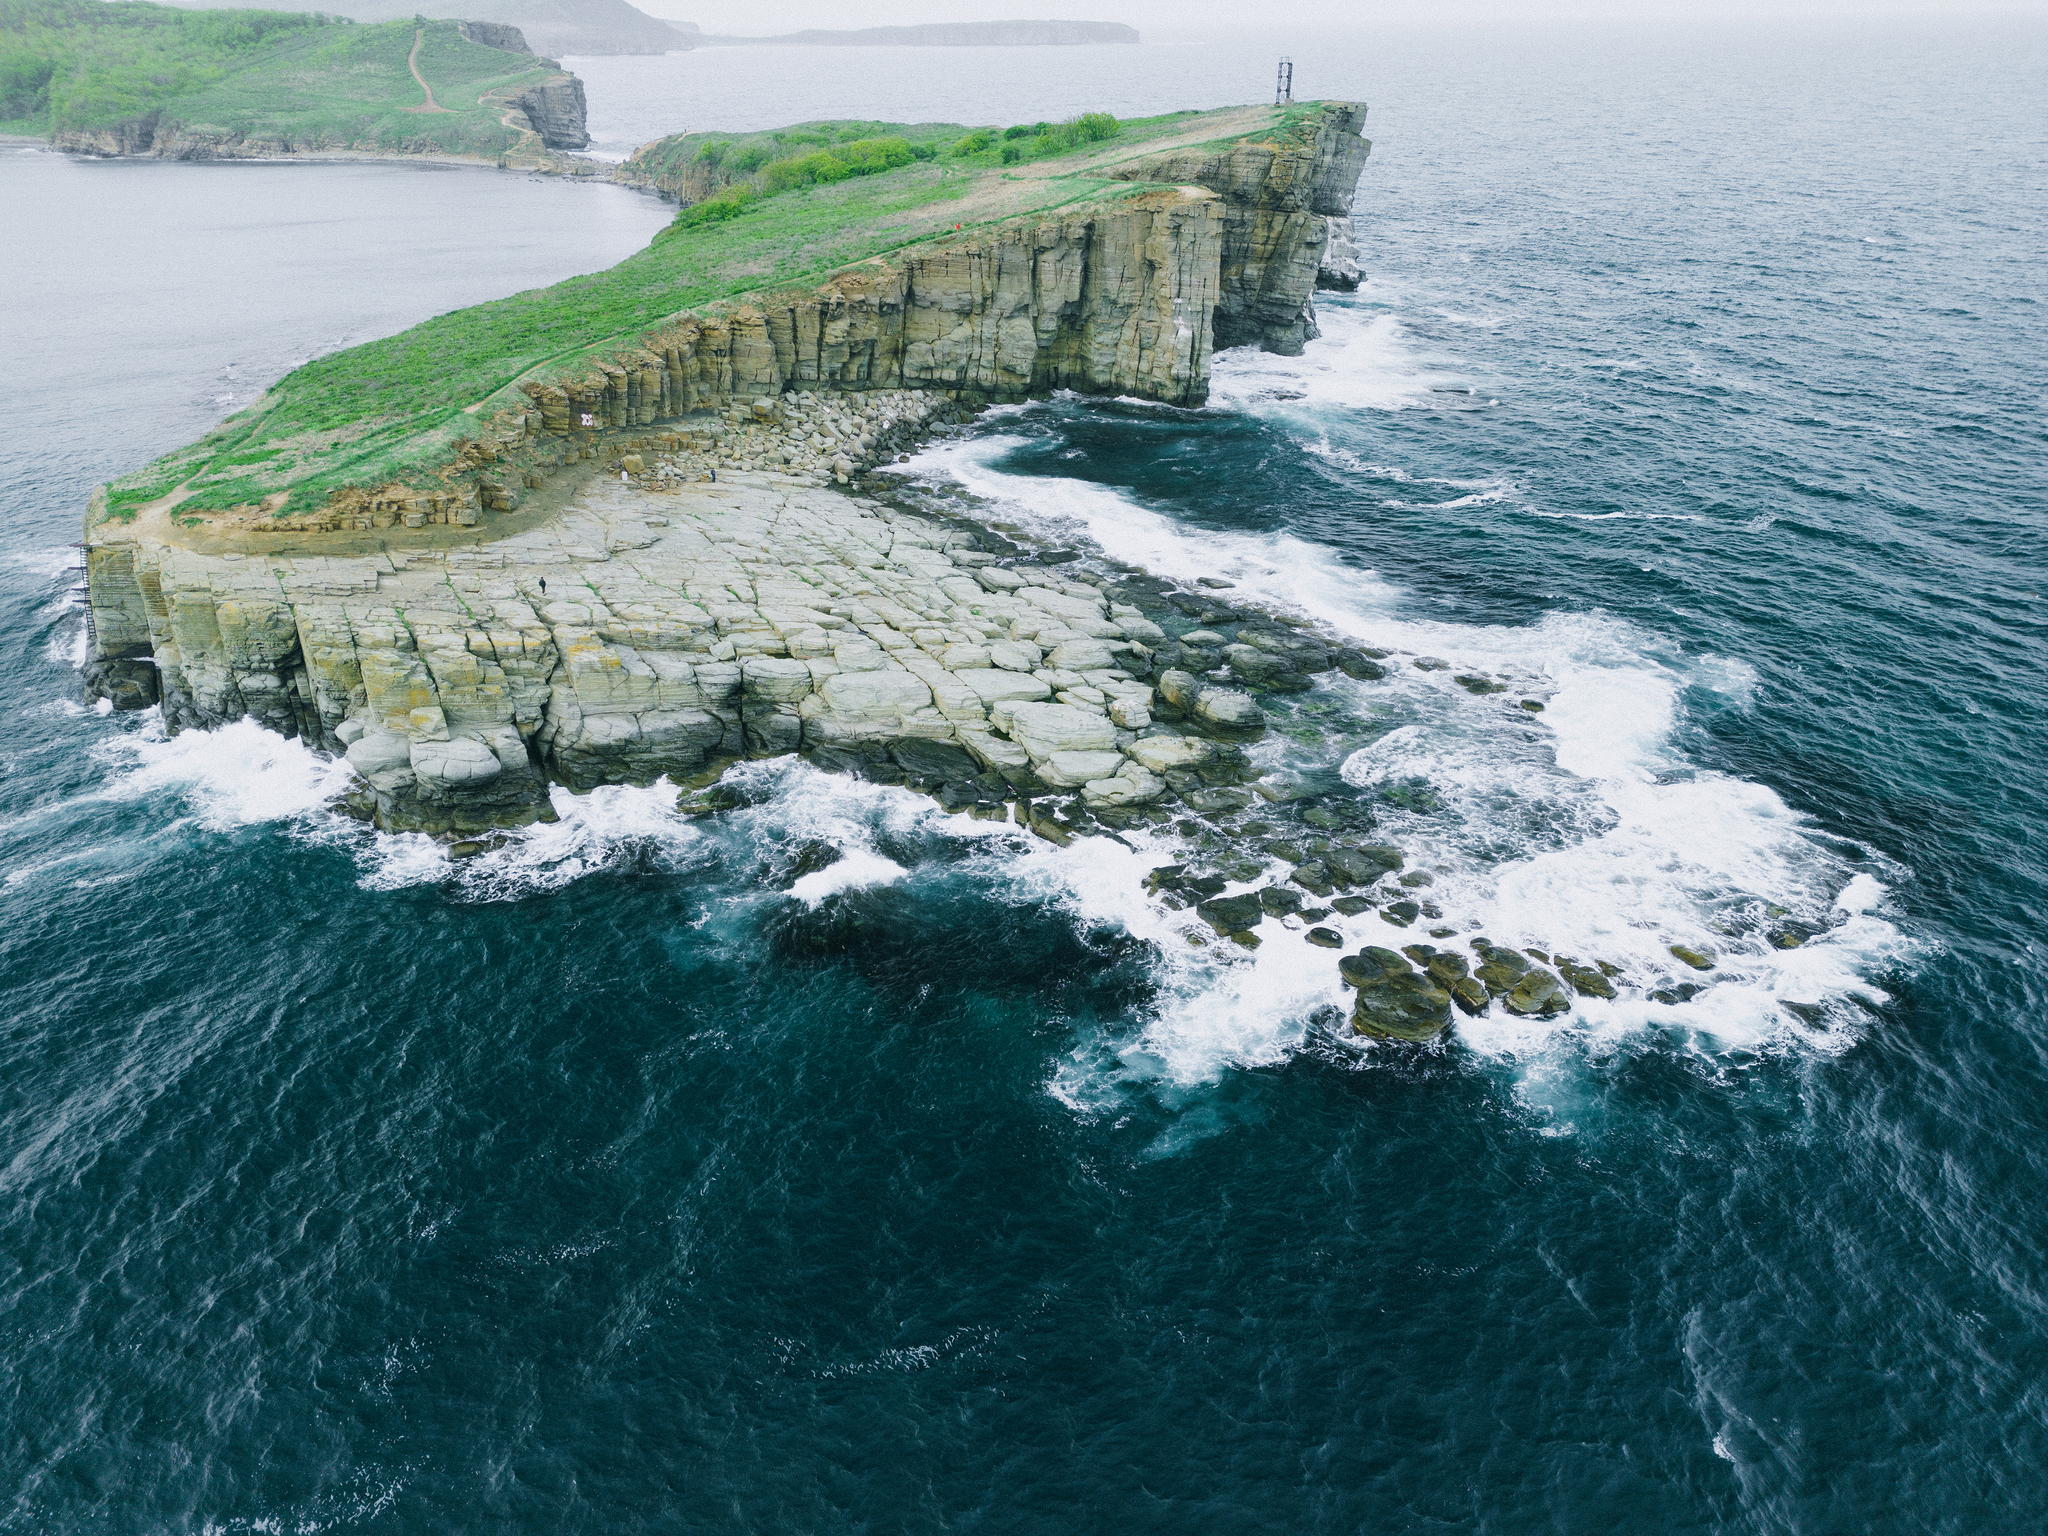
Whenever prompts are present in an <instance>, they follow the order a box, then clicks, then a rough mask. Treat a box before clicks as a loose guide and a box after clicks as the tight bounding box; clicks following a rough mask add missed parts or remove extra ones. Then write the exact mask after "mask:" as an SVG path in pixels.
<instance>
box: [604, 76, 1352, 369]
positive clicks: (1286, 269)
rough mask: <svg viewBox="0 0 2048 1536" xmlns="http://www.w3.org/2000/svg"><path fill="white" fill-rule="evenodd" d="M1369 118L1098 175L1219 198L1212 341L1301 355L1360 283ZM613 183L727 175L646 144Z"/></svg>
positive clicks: (1343, 105) (687, 181) (697, 181)
mask: <svg viewBox="0 0 2048 1536" xmlns="http://www.w3.org/2000/svg"><path fill="white" fill-rule="evenodd" d="M1365 114H1366V108H1365V106H1364V104H1363V103H1359V102H1338V103H1331V104H1328V105H1325V106H1321V107H1318V108H1315V109H1313V110H1312V111H1310V112H1309V113H1308V114H1306V115H1305V116H1304V117H1303V118H1302V119H1301V120H1299V121H1297V122H1296V123H1294V124H1292V125H1291V126H1289V127H1286V128H1283V129H1281V130H1280V131H1278V132H1276V133H1275V134H1273V135H1271V136H1270V137H1263V138H1251V139H1235V140H1229V141H1225V142H1223V143H1220V144H1216V145H1207V146H1201V147H1198V148H1194V149H1187V150H1179V151H1172V152H1169V153H1166V154H1160V155H1149V156H1145V157H1142V158H1138V159H1133V160H1127V161H1124V162H1123V163H1121V164H1117V165H1114V166H1111V167H1109V168H1108V169H1106V170H1104V171H1102V172H1100V173H1099V174H1102V175H1105V176H1107V177H1110V178H1112V179H1115V180H1121V181H1134V182H1167V183H1172V184H1175V185H1180V186H1193V187H1200V188H1202V189H1203V190H1205V191H1207V192H1209V193H1210V194H1212V195H1213V197H1214V199H1215V200H1216V204H1217V212H1218V214H1219V216H1220V219H1219V225H1218V229H1217V233H1218V234H1219V235H1220V236H1221V241H1220V244H1219V246H1218V248H1217V250H1216V252H1215V261H1216V278H1215V293H1216V297H1215V300H1214V304H1213V308H1214V315H1213V317H1212V319H1211V321H1210V327H1209V329H1210V336H1209V341H1210V343H1211V345H1213V346H1214V347H1217V348H1227V347H1241V346H1259V347H1263V348H1264V349H1265V350H1267V351H1269V352H1280V353H1285V354H1287V355H1289V356H1293V355H1296V354H1298V353H1299V352H1300V351H1301V349H1302V345H1303V344H1304V343H1305V342H1306V341H1307V340H1308V339H1309V338H1311V337H1313V336H1314V335H1315V334H1316V326H1315V314H1314V311H1313V308H1312V305H1311V303H1310V296H1311V294H1312V293H1313V292H1314V291H1315V289H1316V288H1317V287H1318V286H1324V287H1337V288H1343V287H1346V286H1349V287H1356V286H1357V284H1356V280H1355V277H1351V279H1350V281H1349V282H1348V283H1347V277H1349V276H1350V275H1351V274H1352V273H1353V272H1354V271H1355V268H1356V253H1355V250H1354V249H1353V248H1352V246H1351V243H1350V238H1349V220H1350V217H1351V205H1352V201H1353V199H1354V198H1355V197H1356V195H1357V191H1358V180H1359V177H1360V175H1361V174H1362V173H1363V171H1364V169H1365V162H1366V157H1367V156H1368V155H1369V154H1370V153H1371V152H1372V146H1371V144H1370V143H1368V142H1367V141H1366V140H1365V139H1364V138H1362V137H1361V136H1360V129H1361V128H1362V127H1363V126H1364V123H1365ZM654 147H655V146H652V145H650V146H646V148H648V149H652V148H654ZM615 179H616V180H619V181H623V182H626V183H627V184H628V185H633V186H642V187H646V188H648V189H650V190H653V191H658V192H660V193H662V194H663V195H664V196H667V197H673V198H675V199H676V200H677V201H678V202H681V203H683V204H685V205H688V204H691V203H696V202H700V201H702V200H703V199H705V198H707V197H709V196H711V195H712V194H713V193H714V192H716V191H718V190H719V188H720V187H722V186H723V185H725V182H726V179H727V178H726V177H725V176H724V175H723V173H722V172H721V171H720V170H719V169H718V168H717V167H716V166H714V165H711V164H709V163H706V162H704V161H691V162H689V163H686V164H683V165H680V166H669V165H666V164H658V163H657V162H655V161H654V160H652V159H651V158H649V157H647V156H646V155H645V153H644V151H643V153H642V154H638V155H636V156H635V157H634V158H633V159H632V160H629V161H628V162H627V163H626V164H625V165H624V166H621V167H620V168H619V170H618V171H617V172H616V173H615ZM1333 231H1335V234H1334V235H1333ZM1333 239H1335V240H1337V242H1338V244H1337V246H1336V248H1335V249H1334V251H1333V250H1332V249H1331V244H1330V242H1331V241H1332V240H1333ZM1319 270H1320V271H1321V280H1320V283H1319V278H1318V274H1319ZM1075 387H1080V386H1075ZM1134 392H1135V393H1144V391H1142V390H1139V391H1134ZM1161 398H1171V397H1161ZM1196 398H1197V400H1199V398H1200V397H1199V396H1197V397H1196Z"/></svg>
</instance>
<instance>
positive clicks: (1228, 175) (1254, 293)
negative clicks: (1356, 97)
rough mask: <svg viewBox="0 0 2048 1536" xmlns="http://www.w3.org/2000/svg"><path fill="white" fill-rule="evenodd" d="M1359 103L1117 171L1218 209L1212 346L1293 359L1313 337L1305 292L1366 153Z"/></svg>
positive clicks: (1345, 210)
mask: <svg viewBox="0 0 2048 1536" xmlns="http://www.w3.org/2000/svg"><path fill="white" fill-rule="evenodd" d="M1365 110H1366V109H1365V106H1364V104H1363V103H1362V102H1339V103H1332V104H1330V105H1328V106H1325V107H1322V108H1320V109H1319V110H1318V111H1317V112H1316V113H1315V114H1314V115H1313V116H1312V117H1310V118H1309V119H1307V120H1306V121H1304V122H1302V123H1300V124H1297V125H1295V126H1294V127H1293V128H1291V129H1287V130H1283V131H1282V132H1280V133H1278V134H1276V135H1274V136H1273V137H1272V138H1270V139H1265V140H1238V141H1234V142H1230V143H1226V144H1222V145H1218V146H1215V147H1213V148H1211V147H1203V148H1197V149H1191V150H1182V151H1176V152H1174V153H1171V154H1166V155H1159V156H1155V157H1150V158H1147V159H1143V160H1139V161H1135V162H1133V163H1131V164H1128V165H1124V166H1119V167H1117V168H1116V170H1114V171H1113V172H1112V173H1111V174H1113V175H1115V176H1117V177H1119V178H1122V179H1124V180H1128V181H1172V182H1192V183H1195V184H1196V185H1199V186H1204V187H1208V188H1211V189H1212V190H1214V191H1215V192H1216V194H1217V195H1218V196H1219V197H1220V198H1221V199H1222V201H1223V204H1224V208H1225V210H1226V212H1225V216H1224V225H1223V250H1222V252H1221V256H1220V260H1219V271H1218V288H1219V294H1220V297H1219V299H1218V302H1217V306H1216V345H1217V346H1219V347H1242V346H1253V345H1256V346H1259V347H1263V348H1264V349H1265V350H1266V351H1268V352H1278V353H1283V354H1285V355H1287V356H1290V357H1291V356H1295V355H1298V354H1299V353H1300V351H1301V349H1302V346H1303V344H1304V343H1305V342H1307V341H1308V340H1309V339H1310V338H1311V337H1313V336H1314V335H1316V325H1315V313H1314V310H1313V309H1312V308H1311V306H1310V304H1309V294H1310V293H1311V292H1313V290H1314V288H1315V285H1316V271H1317V268H1318V267H1319V266H1320V265H1321V264H1322V260H1323V254H1324V250H1325V246H1326V244H1327V242H1328V240H1329V221H1330V219H1331V218H1332V217H1335V218H1344V219H1348V218H1349V217H1350V215H1351V203H1352V199H1353V198H1354V197H1355V196H1356V195H1357V192H1358V178H1359V176H1360V174H1361V173H1363V171H1364V170H1365V160H1366V156H1367V155H1369V154H1370V153H1371V152H1372V146H1371V145H1370V144H1368V143H1367V142H1366V141H1365V140H1364V139H1363V138H1361V137H1360V136H1359V130H1360V128H1362V127H1363V126H1364V123H1365Z"/></svg>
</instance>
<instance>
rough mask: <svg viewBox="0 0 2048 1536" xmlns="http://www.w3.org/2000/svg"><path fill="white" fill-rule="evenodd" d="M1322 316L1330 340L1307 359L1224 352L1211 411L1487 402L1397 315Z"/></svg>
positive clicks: (1354, 310) (1311, 349)
mask: <svg viewBox="0 0 2048 1536" xmlns="http://www.w3.org/2000/svg"><path fill="white" fill-rule="evenodd" d="M1366 291H1368V292H1370V291H1371V288H1370V285H1368V288H1367V290H1366ZM1316 316H1317V321H1318V324H1319V326H1320V327H1321V330H1322V333H1323V334H1322V336H1321V338H1320V339H1319V340H1316V341H1312V342H1310V343H1309V345H1308V350H1307V351H1306V352H1305V353H1304V354H1303V355H1302V356H1300V357H1278V356H1275V355H1273V354H1272V353H1268V352H1261V351H1258V350H1257V349H1256V348H1253V347H1234V348H1232V349H1231V350H1230V351H1228V352H1219V353H1217V354H1216V357H1215V360H1214V362H1213V363H1212V365H1211V369H1210V379H1209V403H1210V405H1211V406H1213V407H1222V408H1224V409H1229V410H1242V411H1247V412H1252V413H1255V414H1262V415H1265V414H1272V413H1275V412H1286V413H1291V414H1310V413H1322V412H1329V411H1359V410H1376V411H1388V410H1408V409H1415V408H1418V407H1421V408H1426V407H1430V406H1436V407H1438V408H1443V407H1447V406H1448V407H1454V408H1457V409H1470V408H1471V407H1473V406H1474V405H1476V404H1478V403H1480V402H1481V401H1482V400H1483V399H1485V398H1486V397H1485V396H1484V395H1483V394H1482V393H1481V392H1480V390H1479V388H1478V386H1477V385H1476V384H1475V383H1474V381H1473V380H1472V379H1471V378H1470V377H1469V376H1468V375H1466V374H1465V373H1464V372H1463V371H1462V370H1460V369H1459V368H1458V367H1457V366H1456V365H1455V364H1454V363H1452V362H1451V361H1450V360H1449V359H1445V358H1437V357H1430V356H1428V355H1426V354H1425V353H1423V352H1422V351H1421V350H1420V349H1419V348H1418V346H1417V345H1416V343H1415V341H1414V340H1413V338H1411V337H1410V335H1409V334H1408V330H1407V328H1406V327H1405V326H1404V325H1403V324H1402V323H1401V321H1400V319H1399V318H1398V317H1396V316H1395V315H1392V314H1389V313H1387V312H1385V311H1384V310H1379V309H1374V308H1369V307H1367V306H1364V305H1361V304H1356V303H1343V302H1327V303H1324V304H1321V305H1319V306H1318V307H1317V310H1316Z"/></svg>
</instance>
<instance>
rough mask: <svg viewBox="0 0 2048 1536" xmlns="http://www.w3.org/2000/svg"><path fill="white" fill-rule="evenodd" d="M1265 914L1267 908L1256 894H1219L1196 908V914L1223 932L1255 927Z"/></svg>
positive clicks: (1240, 930) (1229, 932) (1239, 931)
mask: <svg viewBox="0 0 2048 1536" xmlns="http://www.w3.org/2000/svg"><path fill="white" fill-rule="evenodd" d="M1265 915H1266V909H1265V907H1264V905H1263V904H1262V903H1261V902H1260V900H1259V898H1258V897H1257V896H1256V895H1245V896H1219V897H1216V898H1215V899H1214V900H1211V901H1205V902H1203V903H1202V904H1201V905H1200V906H1198V907H1196V908H1195V916H1197V917H1199V918H1200V919H1201V920H1202V921H1203V922H1205V923H1207V924H1208V925H1209V926H1210V927H1211V928H1214V929H1215V930H1216V931H1217V932H1218V933H1222V934H1232V933H1243V932H1244V931H1245V930H1247V929H1249V928H1255V927H1257V926H1258V924H1259V920H1260V919H1261V918H1263V917H1264V916H1265Z"/></svg>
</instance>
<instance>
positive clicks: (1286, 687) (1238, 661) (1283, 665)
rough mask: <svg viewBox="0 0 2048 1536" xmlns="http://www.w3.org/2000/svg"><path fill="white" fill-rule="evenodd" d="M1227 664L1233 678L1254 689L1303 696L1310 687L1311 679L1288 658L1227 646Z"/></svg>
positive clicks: (1258, 650)
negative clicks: (1300, 694) (1297, 669)
mask: <svg viewBox="0 0 2048 1536" xmlns="http://www.w3.org/2000/svg"><path fill="white" fill-rule="evenodd" d="M1223 660H1224V661H1225V662H1226V663H1227V664H1228V665H1229V667H1230V670H1231V673H1232V675H1233V676H1235V677H1236V678H1238V680H1239V681H1241V682H1243V683H1245V684H1247V685H1249V686H1250V687H1253V688H1265V689H1269V690H1271V691H1273V692H1275V693H1300V692H1302V691H1303V690H1304V689H1306V688H1307V687H1308V686H1309V682H1308V679H1307V678H1305V677H1303V676H1302V675H1301V673H1300V672H1298V671H1296V670H1295V668H1294V666H1293V664H1292V663H1291V662H1290V661H1289V660H1288V659H1287V658H1286V657H1285V656H1276V655H1273V654H1272V653H1270V652H1267V651H1264V650H1261V649H1259V648H1258V647H1257V646H1251V645H1226V646H1225V647H1224V648H1223Z"/></svg>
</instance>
